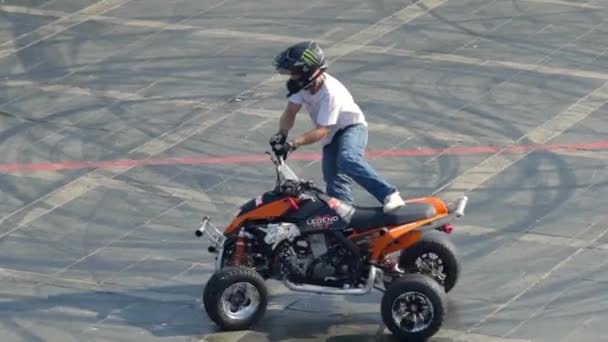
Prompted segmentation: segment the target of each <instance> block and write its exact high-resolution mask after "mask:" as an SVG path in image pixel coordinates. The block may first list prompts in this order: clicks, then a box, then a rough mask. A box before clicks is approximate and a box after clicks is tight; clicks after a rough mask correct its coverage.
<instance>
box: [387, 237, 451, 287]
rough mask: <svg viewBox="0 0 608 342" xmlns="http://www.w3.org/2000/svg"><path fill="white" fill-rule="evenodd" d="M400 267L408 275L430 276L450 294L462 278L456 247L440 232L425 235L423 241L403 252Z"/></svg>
mask: <svg viewBox="0 0 608 342" xmlns="http://www.w3.org/2000/svg"><path fill="white" fill-rule="evenodd" d="M399 266H400V267H401V269H403V270H404V271H405V272H407V273H422V274H425V275H428V276H430V277H431V278H433V279H434V280H435V281H437V282H438V283H439V284H440V285H442V286H443V287H444V289H445V292H450V291H451V290H452V289H453V288H454V286H455V285H456V282H457V281H458V278H459V276H460V263H459V261H458V259H457V257H456V247H455V246H454V244H453V243H452V241H451V240H450V239H449V238H448V236H447V235H446V234H445V233H443V232H440V231H436V230H433V231H429V232H426V233H424V235H423V237H422V239H421V240H420V241H418V242H417V243H416V244H414V245H413V246H411V247H409V248H407V249H405V250H403V251H402V252H401V255H400V257H399Z"/></svg>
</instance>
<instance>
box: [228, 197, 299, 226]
mask: <svg viewBox="0 0 608 342" xmlns="http://www.w3.org/2000/svg"><path fill="white" fill-rule="evenodd" d="M296 203H297V199H296V198H290V197H287V198H282V199H279V200H276V201H272V202H269V203H266V204H262V205H260V206H259V207H257V208H255V209H253V210H251V211H248V212H246V213H244V214H242V215H240V216H237V217H235V218H234V219H233V220H232V222H230V224H229V225H228V227H226V229H225V230H224V235H230V234H232V233H234V232H235V231H236V230H237V229H238V228H239V227H240V226H241V225H242V224H243V222H245V221H247V220H265V219H271V218H275V217H278V216H281V215H283V214H284V213H285V212H286V211H287V210H289V209H291V208H293V207H294V206H295V205H296Z"/></svg>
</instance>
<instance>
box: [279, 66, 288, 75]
mask: <svg viewBox="0 0 608 342" xmlns="http://www.w3.org/2000/svg"><path fill="white" fill-rule="evenodd" d="M277 72H278V73H279V74H281V75H291V70H290V69H287V68H283V67H277Z"/></svg>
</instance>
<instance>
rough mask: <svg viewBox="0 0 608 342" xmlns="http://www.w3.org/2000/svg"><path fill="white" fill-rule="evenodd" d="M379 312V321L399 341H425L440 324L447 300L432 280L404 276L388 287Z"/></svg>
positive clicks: (412, 275) (445, 310)
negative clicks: (380, 316) (380, 317)
mask: <svg viewBox="0 0 608 342" xmlns="http://www.w3.org/2000/svg"><path fill="white" fill-rule="evenodd" d="M380 309H381V314H382V321H383V322H384V324H385V325H386V327H387V328H388V329H389V330H390V331H391V333H392V334H393V335H395V337H397V338H398V339H399V340H404V341H426V340H427V339H428V338H430V337H431V336H433V335H435V334H436V333H437V332H438V331H439V329H440V328H441V326H442V325H443V321H444V320H445V316H446V314H447V299H446V294H445V292H444V291H443V288H442V287H441V285H439V284H438V283H437V282H436V281H434V280H433V279H432V278H429V277H427V276H425V275H422V274H407V275H404V276H403V277H401V278H397V279H395V281H394V282H393V283H391V284H390V285H389V286H388V288H387V289H386V292H385V293H384V295H383V297H382V303H381V307H380Z"/></svg>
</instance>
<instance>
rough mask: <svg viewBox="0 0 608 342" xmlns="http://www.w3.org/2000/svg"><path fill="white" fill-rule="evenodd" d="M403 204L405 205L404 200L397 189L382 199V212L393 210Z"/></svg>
mask: <svg viewBox="0 0 608 342" xmlns="http://www.w3.org/2000/svg"><path fill="white" fill-rule="evenodd" d="M403 206H405V202H404V201H403V199H402V198H401V195H400V194H399V192H398V191H396V192H393V193H392V194H390V195H388V196H387V197H386V198H385V199H384V212H388V211H393V210H395V209H397V208H399V207H403Z"/></svg>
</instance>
